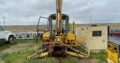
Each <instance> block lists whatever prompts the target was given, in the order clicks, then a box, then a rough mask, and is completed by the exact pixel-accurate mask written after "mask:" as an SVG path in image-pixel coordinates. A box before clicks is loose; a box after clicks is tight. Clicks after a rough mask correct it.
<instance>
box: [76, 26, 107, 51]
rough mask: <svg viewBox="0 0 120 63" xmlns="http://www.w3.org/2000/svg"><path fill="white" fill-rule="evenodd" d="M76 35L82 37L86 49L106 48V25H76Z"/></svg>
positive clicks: (97, 49)
mask: <svg viewBox="0 0 120 63" xmlns="http://www.w3.org/2000/svg"><path fill="white" fill-rule="evenodd" d="M76 35H78V36H81V37H83V39H84V45H85V46H86V47H87V51H100V50H107V41H108V40H107V39H108V26H81V27H76Z"/></svg>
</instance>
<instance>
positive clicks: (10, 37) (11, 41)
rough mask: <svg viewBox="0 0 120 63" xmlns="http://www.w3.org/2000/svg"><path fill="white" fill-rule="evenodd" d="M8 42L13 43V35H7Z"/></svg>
mask: <svg viewBox="0 0 120 63" xmlns="http://www.w3.org/2000/svg"><path fill="white" fill-rule="evenodd" d="M8 42H9V43H10V44H13V43H14V37H13V36H9V38H8Z"/></svg>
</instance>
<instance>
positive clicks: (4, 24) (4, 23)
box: [2, 16, 6, 28]
mask: <svg viewBox="0 0 120 63" xmlns="http://www.w3.org/2000/svg"><path fill="white" fill-rule="evenodd" d="M2 19H3V22H4V25H3V26H4V28H5V19H6V17H4V16H3V17H2Z"/></svg>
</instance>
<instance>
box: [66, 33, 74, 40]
mask: <svg viewBox="0 0 120 63" xmlns="http://www.w3.org/2000/svg"><path fill="white" fill-rule="evenodd" d="M67 40H69V41H74V40H75V35H74V34H73V33H71V32H68V33H67Z"/></svg>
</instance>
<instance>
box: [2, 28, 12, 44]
mask: <svg viewBox="0 0 120 63" xmlns="http://www.w3.org/2000/svg"><path fill="white" fill-rule="evenodd" d="M13 39H14V35H13V33H12V32H10V31H7V30H5V27H4V26H0V43H2V42H7V43H10V44H13Z"/></svg>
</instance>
